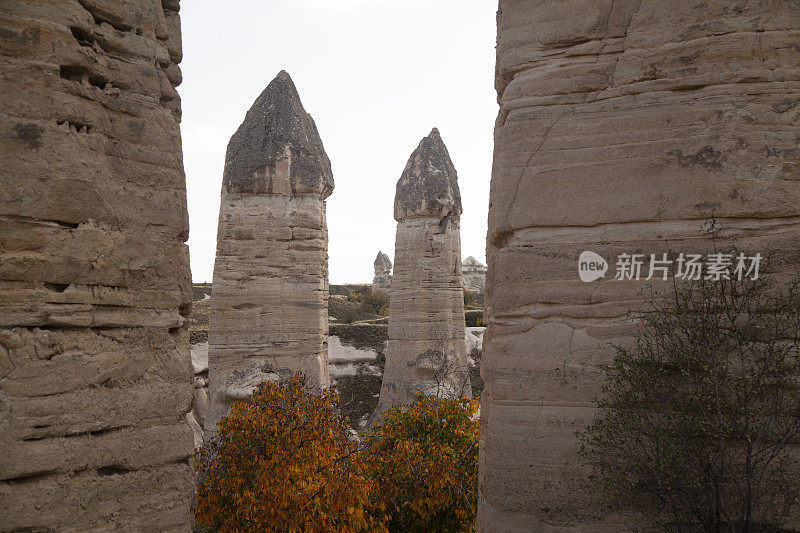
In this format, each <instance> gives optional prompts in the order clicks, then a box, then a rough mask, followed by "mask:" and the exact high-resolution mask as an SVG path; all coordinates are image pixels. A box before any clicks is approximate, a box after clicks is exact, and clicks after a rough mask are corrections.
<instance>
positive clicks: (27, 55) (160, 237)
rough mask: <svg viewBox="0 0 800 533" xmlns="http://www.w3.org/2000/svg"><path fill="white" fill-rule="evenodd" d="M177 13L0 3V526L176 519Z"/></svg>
mask: <svg viewBox="0 0 800 533" xmlns="http://www.w3.org/2000/svg"><path fill="white" fill-rule="evenodd" d="M178 9H179V6H178V2H177V1H176V0H172V1H166V0H165V1H164V2H163V4H162V2H161V1H160V0H117V1H114V2H100V1H96V0H82V1H80V2H79V1H77V0H41V1H37V2H30V1H21V0H8V1H5V2H3V3H2V4H1V5H0V56H2V57H1V58H0V65H1V66H0V71H1V72H2V76H1V77H0V84H1V85H2V86H0V94H2V97H0V153H2V163H0V165H2V173H1V174H0V291H1V292H2V296H0V449H2V451H1V452H0V516H1V517H2V519H0V523H1V524H0V529H3V530H37V531H39V530H45V529H46V530H89V529H97V530H109V529H122V530H127V531H134V530H138V531H143V530H162V531H163V530H181V529H183V530H188V529H189V528H190V526H191V524H192V523H193V520H192V515H191V503H192V500H193V498H194V476H193V473H192V466H191V463H190V457H191V454H192V435H191V431H190V429H189V427H188V425H187V423H186V420H185V415H186V413H187V412H188V411H189V409H190V406H191V402H192V385H191V366H190V363H189V345H188V333H187V330H186V328H185V326H184V324H185V318H186V316H187V315H188V313H189V310H190V306H191V285H190V280H189V261H188V259H189V255H188V248H187V246H186V244H185V241H186V238H187V235H188V217H187V212H186V191H185V180H184V174H183V163H182V154H181V140H180V131H179V127H178V123H179V120H180V100H179V98H178V95H177V92H176V91H175V86H176V85H178V84H179V83H180V80H181V74H180V70H179V68H178V63H179V62H180V60H181V40H180V17H179V15H178Z"/></svg>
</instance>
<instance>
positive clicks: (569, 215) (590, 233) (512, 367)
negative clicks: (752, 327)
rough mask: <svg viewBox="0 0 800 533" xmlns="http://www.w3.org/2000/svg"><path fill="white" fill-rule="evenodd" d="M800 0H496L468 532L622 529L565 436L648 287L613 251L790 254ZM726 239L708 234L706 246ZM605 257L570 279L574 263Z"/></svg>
mask: <svg viewBox="0 0 800 533" xmlns="http://www.w3.org/2000/svg"><path fill="white" fill-rule="evenodd" d="M798 30H800V5H798V4H797V3H796V2H795V3H791V2H771V3H769V2H738V3H735V2H734V3H732V2H730V1H728V0H708V1H705V2H694V1H688V0H676V1H672V2H663V1H656V0H616V1H612V0H599V1H596V2H586V1H583V0H567V1H563V2H539V1H533V0H501V1H500V8H499V12H498V29H497V68H496V80H495V83H496V87H497V92H498V101H499V103H500V112H499V115H498V117H497V121H496V125H495V150H494V165H493V169H492V184H491V198H490V208H489V231H488V236H487V257H488V273H487V281H486V284H487V289H486V290H487V294H486V308H485V314H486V315H487V316H488V319H489V324H488V326H489V327H488V330H487V333H486V334H485V341H484V345H483V346H484V352H483V361H482V368H481V372H482V374H483V379H484V382H485V385H486V388H485V389H484V393H483V396H482V398H481V431H480V434H481V445H480V455H481V457H480V495H479V512H478V528H479V529H480V530H481V531H492V532H494V531H566V530H570V531H619V530H622V529H624V528H623V527H620V526H619V525H618V524H616V521H617V519H616V518H614V516H613V515H612V514H611V512H610V510H609V509H608V508H606V507H605V506H604V504H603V500H602V498H601V497H600V496H601V495H600V493H599V490H598V488H597V487H595V486H593V485H592V484H591V483H590V482H589V481H588V474H589V472H588V469H587V468H586V466H585V465H583V464H582V463H581V461H580V460H579V458H578V449H579V443H578V438H577V437H576V435H575V433H576V431H577V430H580V429H582V428H583V427H585V426H586V425H587V424H589V423H590V422H591V421H592V419H593V417H594V411H593V403H592V398H593V397H594V396H595V395H596V394H598V393H599V390H600V386H601V384H602V379H603V376H604V373H603V366H604V365H606V364H608V363H609V361H610V360H611V359H612V357H613V355H614V352H613V349H612V347H611V343H612V342H614V343H618V344H623V345H625V344H627V343H629V342H630V339H631V335H632V334H633V332H634V329H635V324H631V323H630V322H629V321H628V320H627V317H626V314H627V313H628V311H629V310H632V311H636V310H637V306H638V305H640V300H641V291H642V289H644V288H645V285H646V284H649V283H651V282H650V281H645V274H646V271H645V270H644V269H643V271H642V277H641V281H639V282H637V281H635V280H629V279H624V280H615V279H614V278H615V258H617V257H618V256H620V254H623V253H626V254H636V253H642V254H647V256H648V257H649V256H650V254H656V256H657V257H661V254H663V253H670V254H673V255H672V257H673V258H674V257H675V255H674V254H677V253H679V252H684V253H700V254H704V253H708V251H710V249H711V244H710V242H709V241H708V239H707V237H705V236H703V235H702V233H701V229H702V225H703V223H704V221H707V220H708V218H709V217H711V216H714V217H715V218H716V219H717V221H718V222H720V223H721V225H722V228H723V233H722V234H721V236H720V237H721V238H722V239H731V238H737V239H738V246H739V247H740V248H741V249H742V250H746V251H748V252H751V253H756V252H760V253H762V254H765V255H766V254H768V253H770V252H773V253H774V254H773V260H772V262H771V263H769V264H768V265H765V266H766V268H767V269H768V270H769V271H771V272H791V271H794V272H796V271H797V270H798V267H800V257H798V246H797V243H798V242H799V239H800V232H799V230H800V150H798V149H797V146H798V132H799V131H800V83H799V82H800V47H798V46H797V42H798V41H797V37H798ZM720 245H721V246H725V243H720ZM583 251H592V252H595V253H597V254H599V255H601V256H602V257H604V258H605V259H606V260H607V261H608V262H609V272H608V273H607V275H606V277H605V278H603V279H601V280H599V281H592V282H589V283H584V282H583V281H581V279H580V278H579V276H578V258H579V256H580V254H581V253H582V252H583Z"/></svg>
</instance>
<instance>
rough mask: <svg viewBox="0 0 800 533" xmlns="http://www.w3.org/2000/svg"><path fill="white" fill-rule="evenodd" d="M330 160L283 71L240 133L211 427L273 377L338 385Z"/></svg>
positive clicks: (229, 194)
mask: <svg viewBox="0 0 800 533" xmlns="http://www.w3.org/2000/svg"><path fill="white" fill-rule="evenodd" d="M332 190H333V176H332V174H331V166H330V161H329V160H328V156H327V155H326V154H325V149H324V148H323V146H322V141H321V139H320V137H319V133H318V132H317V128H316V125H315V124H314V120H313V119H312V118H311V115H309V114H308V113H306V112H305V110H304V109H303V106H302V104H301V103H300V97H299V95H298V94H297V90H296V89H295V86H294V83H293V82H292V80H291V78H290V77H289V75H288V74H287V73H286V72H283V71H282V72H281V73H280V74H278V76H277V77H276V78H275V79H274V80H273V81H272V82H271V83H270V84H269V85H268V86H267V88H266V89H264V92H262V93H261V95H260V96H259V97H258V99H256V101H255V103H253V106H252V107H251V108H250V110H249V111H248V112H247V116H246V117H245V119H244V122H243V123H242V125H241V126H239V129H238V130H237V131H236V133H234V135H233V137H231V140H230V143H229V144H228V152H227V155H226V159H225V174H224V176H223V182H222V199H221V205H220V214H219V227H218V233H217V257H216V262H215V264H214V280H213V295H214V296H213V298H212V299H211V311H210V316H209V353H208V359H209V379H210V385H209V402H210V405H209V406H208V410H207V412H206V417H205V429H206V431H213V430H214V429H215V427H216V422H217V420H219V418H220V417H221V416H224V415H225V414H227V412H228V409H229V408H230V406H231V404H232V403H233V402H234V401H237V400H243V399H247V398H248V397H249V396H250V394H252V392H253V390H254V389H255V388H256V387H257V386H258V385H259V384H261V383H263V382H264V381H266V380H272V379H282V378H286V377H291V376H292V375H294V373H295V372H298V371H299V372H303V373H304V374H305V375H306V377H307V378H308V379H309V382H310V383H311V384H312V386H315V387H317V388H322V387H326V386H328V384H329V377H328V360H327V351H328V348H327V342H328V231H327V227H326V223H325V198H327V197H328V196H329V195H330V193H331V191H332Z"/></svg>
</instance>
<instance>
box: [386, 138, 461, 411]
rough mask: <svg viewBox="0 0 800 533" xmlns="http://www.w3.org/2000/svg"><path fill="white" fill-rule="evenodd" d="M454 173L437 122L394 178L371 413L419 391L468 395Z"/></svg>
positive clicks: (407, 400)
mask: <svg viewBox="0 0 800 533" xmlns="http://www.w3.org/2000/svg"><path fill="white" fill-rule="evenodd" d="M461 210H462V209H461V196H460V193H459V190H458V175H457V174H456V170H455V167H454V166H453V163H452V161H450V155H449V154H448V153H447V148H446V147H445V145H444V142H442V138H441V137H440V135H439V132H438V130H436V128H434V129H433V131H431V133H430V135H428V136H427V137H425V138H423V139H422V141H420V143H419V146H418V147H417V149H416V150H414V152H413V153H412V154H411V157H410V158H409V160H408V163H407V164H406V167H405V170H404V171H403V174H402V175H401V177H400V180H399V181H398V182H397V192H396V195H395V207H394V214H395V220H397V235H396V239H395V254H394V258H395V264H394V276H393V278H392V292H391V294H392V297H391V300H390V302H389V341H388V347H387V351H386V365H385V370H384V374H383V383H382V385H381V395H380V401H379V404H378V409H377V411H376V414H375V416H374V417H373V419H376V418H377V417H378V416H379V415H380V413H382V412H384V411H385V410H386V409H388V408H389V407H392V406H394V405H401V404H409V403H411V402H412V401H413V399H414V397H415V395H416V393H417V392H418V391H424V392H426V393H429V394H439V395H455V396H462V395H467V396H469V395H471V392H470V391H471V389H470V384H469V376H468V364H467V356H466V349H465V344H464V338H465V329H464V328H465V324H464V296H463V289H462V282H461V240H460V233H459V220H460V216H461Z"/></svg>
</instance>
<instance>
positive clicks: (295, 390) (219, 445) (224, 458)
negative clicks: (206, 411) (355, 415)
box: [196, 375, 385, 531]
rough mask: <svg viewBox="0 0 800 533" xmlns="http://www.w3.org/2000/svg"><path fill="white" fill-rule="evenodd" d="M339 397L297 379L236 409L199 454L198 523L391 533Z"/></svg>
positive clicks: (268, 386)
mask: <svg viewBox="0 0 800 533" xmlns="http://www.w3.org/2000/svg"><path fill="white" fill-rule="evenodd" d="M348 427H349V425H348V421H347V419H346V418H345V417H343V416H342V415H341V414H339V411H338V398H337V396H336V393H335V392H333V391H331V390H327V391H323V392H322V393H321V394H315V393H313V392H312V391H310V390H309V389H308V387H307V385H306V383H305V381H304V379H303V378H302V376H300V375H298V376H296V377H295V378H293V379H292V380H291V381H290V382H288V383H285V384H276V383H271V382H268V383H264V384H263V385H262V386H261V387H260V388H259V389H258V390H257V391H256V392H255V393H254V394H253V397H252V399H251V400H250V401H248V402H238V403H236V404H234V406H233V408H232V409H231V413H230V415H228V416H227V417H225V418H223V419H222V420H220V422H219V424H218V429H217V435H216V437H214V438H213V439H211V440H210V442H208V443H207V444H206V445H205V446H204V447H203V448H201V450H200V452H199V454H198V456H197V460H196V468H197V472H198V476H199V480H200V481H199V486H198V492H197V510H196V519H197V522H198V524H201V525H203V526H205V527H206V528H207V529H210V530H213V531H365V530H375V531H381V530H385V529H383V528H382V526H381V524H380V523H379V522H378V521H377V520H375V519H373V518H372V517H371V516H370V515H369V514H368V512H367V509H366V508H365V505H366V504H368V503H369V501H370V499H371V490H370V489H371V486H372V482H371V480H369V479H367V478H366V477H365V476H364V475H363V470H364V468H363V467H362V466H361V465H360V458H359V456H358V454H357V453H356V452H357V451H358V450H357V446H356V444H354V443H353V442H351V441H350V440H349V439H348Z"/></svg>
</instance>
